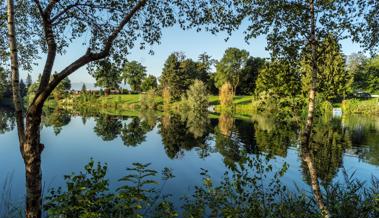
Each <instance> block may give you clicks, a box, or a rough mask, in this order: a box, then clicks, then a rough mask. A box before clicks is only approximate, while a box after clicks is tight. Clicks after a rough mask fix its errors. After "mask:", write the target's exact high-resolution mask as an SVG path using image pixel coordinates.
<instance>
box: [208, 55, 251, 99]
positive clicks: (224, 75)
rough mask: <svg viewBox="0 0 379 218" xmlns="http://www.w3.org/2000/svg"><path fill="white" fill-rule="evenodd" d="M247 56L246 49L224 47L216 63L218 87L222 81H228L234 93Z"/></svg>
mask: <svg viewBox="0 0 379 218" xmlns="http://www.w3.org/2000/svg"><path fill="white" fill-rule="evenodd" d="M248 57H249V52H247V51H246V50H240V49H238V48H228V49H226V51H225V53H224V56H223V57H222V59H221V60H220V62H218V63H217V64H216V77H215V80H216V86H217V87H218V88H220V87H221V86H222V85H223V84H224V83H226V82H229V83H230V84H231V85H232V87H233V92H234V93H235V91H236V89H237V86H238V85H239V83H240V80H241V74H242V72H243V69H244V67H245V65H246V61H247V59H248Z"/></svg>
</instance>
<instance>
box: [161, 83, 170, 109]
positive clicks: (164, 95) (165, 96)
mask: <svg viewBox="0 0 379 218" xmlns="http://www.w3.org/2000/svg"><path fill="white" fill-rule="evenodd" d="M162 99H163V106H164V107H168V106H169V105H170V103H171V92H170V88H169V87H168V86H164V87H163V90H162Z"/></svg>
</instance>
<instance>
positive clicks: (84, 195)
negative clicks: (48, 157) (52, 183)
mask: <svg viewBox="0 0 379 218" xmlns="http://www.w3.org/2000/svg"><path fill="white" fill-rule="evenodd" d="M84 169H85V171H84V172H80V173H79V175H75V174H74V173H72V174H71V175H66V176H65V180H66V184H67V190H66V191H65V192H64V191H63V190H62V188H58V189H51V190H50V193H49V195H48V196H47V197H46V199H45V200H46V203H45V205H44V209H45V210H46V211H47V212H48V214H49V216H51V217H62V216H63V217H80V218H85V217H102V216H103V215H107V216H109V215H111V214H112V213H113V211H112V207H110V206H111V205H112V204H113V199H112V198H113V196H112V194H109V193H107V192H108V190H109V188H108V186H109V182H108V181H107V180H106V179H105V178H104V177H105V175H106V173H107V165H104V166H102V165H101V164H100V163H97V165H95V163H94V161H93V160H91V161H90V162H89V163H88V164H87V165H86V166H85V167H84Z"/></svg>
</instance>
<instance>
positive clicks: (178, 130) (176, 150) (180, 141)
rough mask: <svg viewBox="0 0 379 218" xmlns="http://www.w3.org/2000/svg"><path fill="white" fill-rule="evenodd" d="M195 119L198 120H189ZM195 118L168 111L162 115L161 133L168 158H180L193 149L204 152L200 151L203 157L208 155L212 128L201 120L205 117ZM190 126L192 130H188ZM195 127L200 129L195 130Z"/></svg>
mask: <svg viewBox="0 0 379 218" xmlns="http://www.w3.org/2000/svg"><path fill="white" fill-rule="evenodd" d="M195 117H196V119H194V120H189V119H190V118H195ZM195 117H188V116H183V115H182V116H181V115H179V114H175V113H169V112H167V111H166V112H164V113H163V114H162V117H161V122H160V125H159V133H160V135H161V137H162V142H163V144H164V148H165V150H166V154H167V156H168V157H170V158H179V157H180V156H181V155H183V153H184V151H186V150H191V149H192V148H199V149H200V150H202V151H200V154H201V155H202V156H206V155H207V151H208V143H207V140H208V135H209V133H210V128H209V125H208V124H207V122H205V121H204V120H201V119H199V117H200V118H201V117H203V118H204V116H198V117H197V116H195ZM196 121H197V122H196ZM189 124H190V126H191V127H192V128H191V129H190V128H187V126H188V125H189ZM195 126H196V127H197V128H199V129H194V128H195Z"/></svg>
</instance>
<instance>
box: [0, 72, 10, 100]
mask: <svg viewBox="0 0 379 218" xmlns="http://www.w3.org/2000/svg"><path fill="white" fill-rule="evenodd" d="M7 84H8V81H7V74H6V73H5V70H4V69H3V68H2V67H0V100H1V99H2V98H3V96H4V93H5V91H6V88H7Z"/></svg>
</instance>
